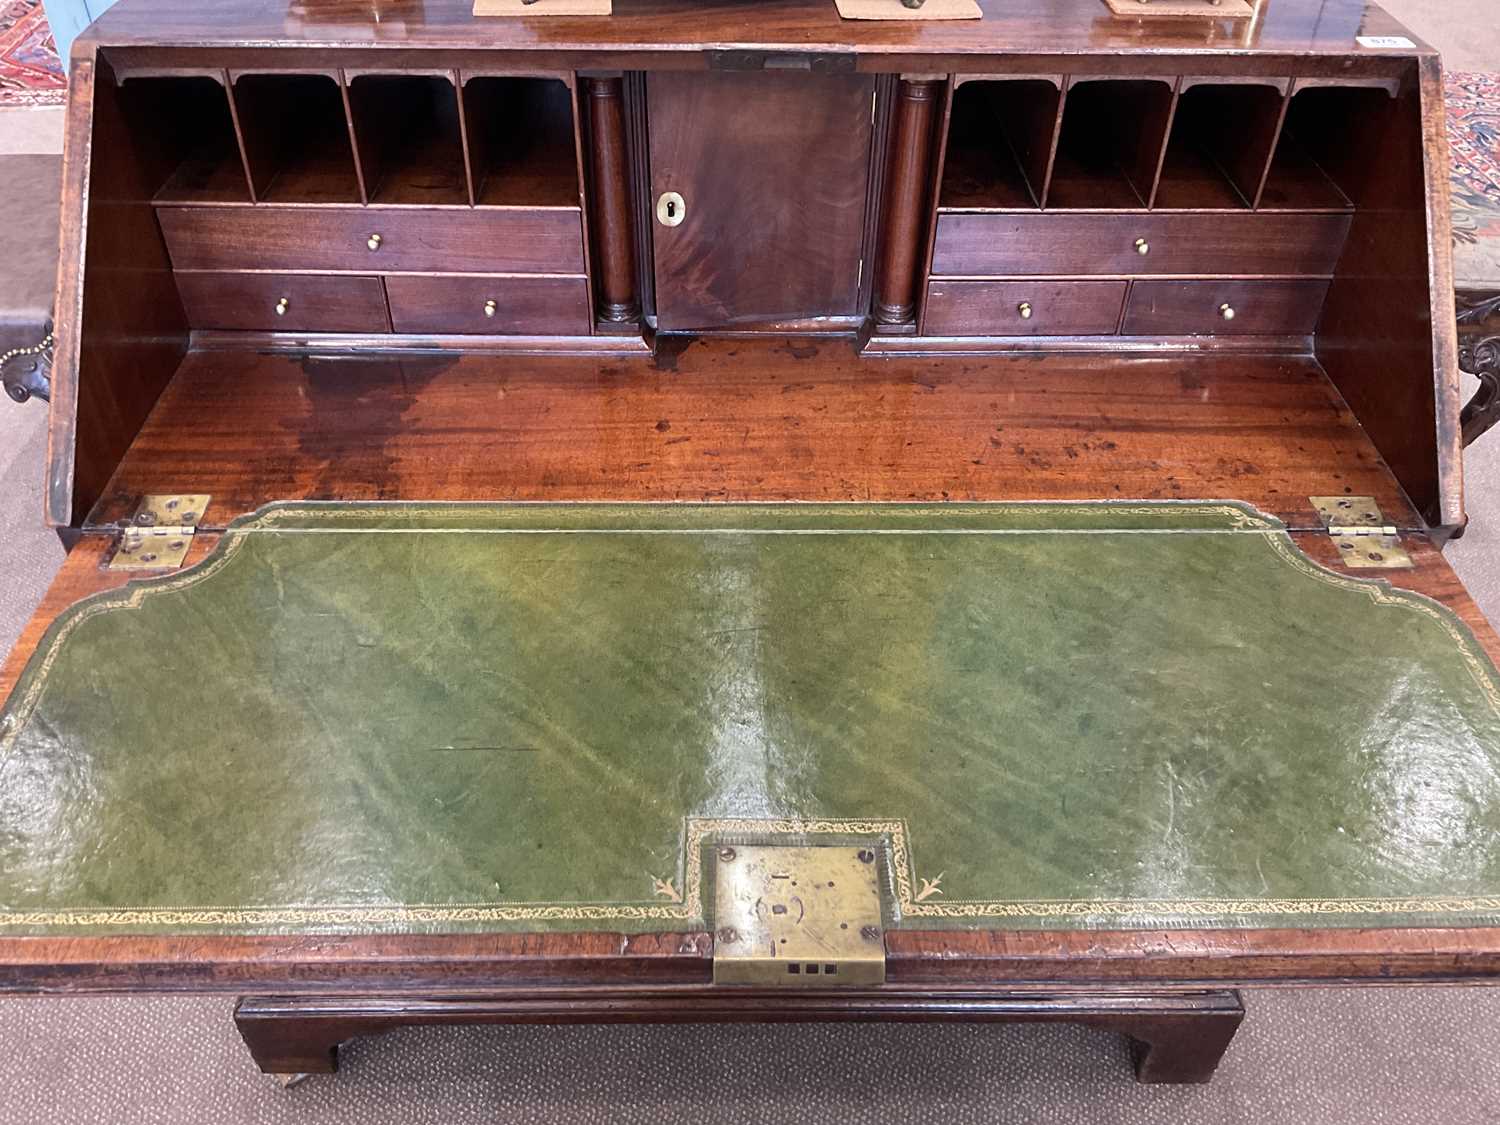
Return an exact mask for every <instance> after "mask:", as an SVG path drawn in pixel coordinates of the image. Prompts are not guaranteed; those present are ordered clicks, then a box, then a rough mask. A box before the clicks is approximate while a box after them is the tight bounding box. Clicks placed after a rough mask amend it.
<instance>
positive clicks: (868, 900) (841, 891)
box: [714, 844, 885, 988]
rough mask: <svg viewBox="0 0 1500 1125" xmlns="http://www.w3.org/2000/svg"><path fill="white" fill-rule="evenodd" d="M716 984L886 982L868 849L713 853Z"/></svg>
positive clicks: (876, 858) (741, 848)
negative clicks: (714, 858) (714, 857)
mask: <svg viewBox="0 0 1500 1125" xmlns="http://www.w3.org/2000/svg"><path fill="white" fill-rule="evenodd" d="M715 856H716V861H715V866H714V983H715V984H758V985H763V986H775V987H800V988H831V987H836V986H841V985H871V984H884V983H885V927H884V922H883V916H882V912H881V895H880V855H879V851H878V849H877V848H876V847H875V846H874V845H864V846H853V845H851V846H828V847H823V846H820V847H781V846H757V845H741V844H735V845H733V846H723V847H719V848H717V849H715Z"/></svg>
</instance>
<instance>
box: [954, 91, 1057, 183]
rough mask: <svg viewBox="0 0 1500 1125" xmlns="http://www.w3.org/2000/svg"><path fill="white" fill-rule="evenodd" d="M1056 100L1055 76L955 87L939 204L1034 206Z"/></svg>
mask: <svg viewBox="0 0 1500 1125" xmlns="http://www.w3.org/2000/svg"><path fill="white" fill-rule="evenodd" d="M1061 101H1062V79H1061V78H1053V79H1048V78H1036V79H1007V80H1004V81H978V82H965V83H962V84H960V85H959V86H958V88H957V89H956V90H955V91H954V94H953V114H952V119H951V122H950V124H949V126H948V154H947V160H946V161H945V163H944V169H943V184H942V191H941V193H940V195H939V200H938V202H939V206H941V207H945V208H993V209H995V210H1006V209H1016V208H1036V207H1040V206H1041V205H1042V202H1043V199H1044V195H1045V191H1046V185H1047V172H1048V169H1049V167H1050V165H1051V162H1052V150H1053V146H1054V142H1055V140H1056V135H1057V111H1058V107H1059V105H1060V104H1061Z"/></svg>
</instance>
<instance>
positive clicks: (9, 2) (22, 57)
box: [0, 0, 68, 106]
mask: <svg viewBox="0 0 1500 1125" xmlns="http://www.w3.org/2000/svg"><path fill="white" fill-rule="evenodd" d="M67 85H68V82H67V78H66V77H65V76H64V74H63V68H62V60H60V59H59V58H58V57H57V46H56V45H55V44H54V43H53V42H52V30H51V29H50V28H49V27H48V26H47V17H46V16H45V15H43V14H42V5H41V0H0V106H11V105H33V106H34V105H62V104H63V102H64V101H66V100H67Z"/></svg>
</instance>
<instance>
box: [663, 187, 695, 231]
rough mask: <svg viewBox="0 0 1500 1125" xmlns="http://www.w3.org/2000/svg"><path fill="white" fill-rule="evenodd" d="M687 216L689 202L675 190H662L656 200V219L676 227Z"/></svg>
mask: <svg viewBox="0 0 1500 1125" xmlns="http://www.w3.org/2000/svg"><path fill="white" fill-rule="evenodd" d="M686 217H687V204H686V203H685V202H684V201H683V198H682V196H680V195H678V194H677V193H676V192H675V191H666V192H662V194H661V198H659V199H658V200H657V201H656V221H657V222H659V223H660V224H661V225H662V226H664V227H675V226H676V225H677V224H678V223H680V222H682V220H683V219H684V218H686Z"/></svg>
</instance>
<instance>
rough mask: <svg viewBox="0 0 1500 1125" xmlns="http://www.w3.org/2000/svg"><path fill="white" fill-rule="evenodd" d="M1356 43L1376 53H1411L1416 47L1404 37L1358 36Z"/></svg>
mask: <svg viewBox="0 0 1500 1125" xmlns="http://www.w3.org/2000/svg"><path fill="white" fill-rule="evenodd" d="M1354 41H1355V42H1356V43H1358V44H1359V45H1360V46H1361V47H1368V48H1370V49H1371V50H1374V51H1380V50H1386V51H1390V50H1396V51H1409V50H1411V49H1412V48H1414V47H1415V46H1416V44H1415V43H1413V42H1412V41H1411V40H1410V39H1408V38H1406V37H1405V36H1404V35H1360V36H1356V37H1355V40H1354Z"/></svg>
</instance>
